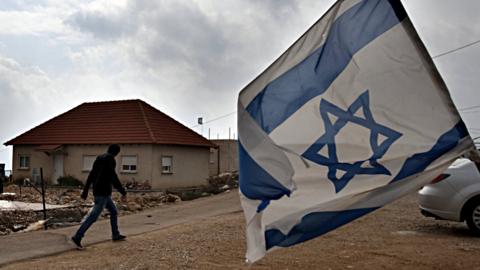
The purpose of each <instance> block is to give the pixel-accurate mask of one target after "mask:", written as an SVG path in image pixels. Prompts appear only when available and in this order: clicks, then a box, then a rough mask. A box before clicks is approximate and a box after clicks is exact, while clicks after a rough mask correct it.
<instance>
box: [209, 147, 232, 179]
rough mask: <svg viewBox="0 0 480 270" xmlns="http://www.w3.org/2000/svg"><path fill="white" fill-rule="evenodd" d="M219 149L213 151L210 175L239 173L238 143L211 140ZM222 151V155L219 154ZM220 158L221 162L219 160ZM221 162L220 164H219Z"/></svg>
mask: <svg viewBox="0 0 480 270" xmlns="http://www.w3.org/2000/svg"><path fill="white" fill-rule="evenodd" d="M211 142H212V143H214V144H216V145H217V146H218V148H214V149H211V155H210V162H209V170H210V175H217V174H218V173H224V172H233V171H238V141H237V140H211ZM219 151H220V153H218V152H219ZM218 158H220V161H219V160H218ZM219 162H220V164H219ZM219 170H220V172H218V171H219Z"/></svg>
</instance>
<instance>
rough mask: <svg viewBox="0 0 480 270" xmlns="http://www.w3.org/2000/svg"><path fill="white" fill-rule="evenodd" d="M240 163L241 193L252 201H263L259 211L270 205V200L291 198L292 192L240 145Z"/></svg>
mask: <svg viewBox="0 0 480 270" xmlns="http://www.w3.org/2000/svg"><path fill="white" fill-rule="evenodd" d="M238 156H239V163H240V175H239V178H240V181H239V182H240V191H241V192H242V193H243V195H245V196H246V197H247V198H249V199H251V200H262V201H263V202H262V204H261V205H260V206H259V207H260V208H259V211H261V210H263V209H261V208H265V207H266V206H267V205H268V201H269V200H278V199H280V198H281V197H283V195H287V196H290V193H291V192H290V190H289V189H288V188H286V187H284V186H283V185H282V184H280V183H279V182H278V181H277V180H275V178H273V177H272V176H271V175H270V174H269V173H268V172H266V171H265V170H264V169H263V168H262V167H260V166H259V165H258V164H257V163H256V162H255V161H254V160H253V159H252V158H251V157H250V155H249V154H248V153H247V151H245V149H244V148H243V146H242V144H241V143H239V144H238Z"/></svg>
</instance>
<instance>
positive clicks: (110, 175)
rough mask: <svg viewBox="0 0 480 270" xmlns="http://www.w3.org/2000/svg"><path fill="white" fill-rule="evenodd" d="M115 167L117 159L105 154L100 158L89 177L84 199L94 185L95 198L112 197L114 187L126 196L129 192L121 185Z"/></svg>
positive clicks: (84, 189)
mask: <svg viewBox="0 0 480 270" xmlns="http://www.w3.org/2000/svg"><path fill="white" fill-rule="evenodd" d="M115 166H116V162H115V157H114V156H113V155H112V154H109V153H105V154H103V155H100V156H98V157H97V159H95V162H94V163H93V166H92V170H91V171H90V174H89V175H88V179H87V183H86V184H85V187H84V188H83V193H82V198H86V197H87V194H88V189H89V188H90V185H93V195H94V196H110V195H112V186H113V187H115V188H116V189H117V190H118V191H119V192H120V193H121V194H122V195H126V194H127V192H126V191H125V189H124V188H123V186H122V184H121V183H120V180H118V176H117V173H116V172H115Z"/></svg>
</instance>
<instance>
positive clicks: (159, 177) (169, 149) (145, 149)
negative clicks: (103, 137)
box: [12, 144, 210, 189]
mask: <svg viewBox="0 0 480 270" xmlns="http://www.w3.org/2000/svg"><path fill="white" fill-rule="evenodd" d="M35 147H36V146H14V147H13V163H12V164H13V175H14V179H17V178H19V177H22V178H24V177H29V178H30V177H31V175H32V170H31V168H32V167H42V168H43V172H44V173H43V174H44V179H45V180H48V181H50V182H51V177H52V174H53V166H54V164H53V163H54V162H53V155H47V154H45V153H43V152H37V151H35V150H34V149H35ZM107 147H108V145H64V146H63V148H62V153H63V158H64V160H63V166H64V175H71V176H74V177H75V178H77V179H79V180H81V181H84V182H85V181H86V179H87V177H88V173H89V171H84V170H83V157H84V156H85V155H92V156H98V155H100V154H103V153H105V152H106V149H107ZM120 147H121V151H120V153H119V155H118V156H117V157H116V160H117V168H116V169H117V174H118V177H119V179H120V181H121V182H122V183H126V182H129V181H130V182H131V181H136V182H140V183H143V182H145V181H148V182H149V183H150V185H152V187H153V188H155V189H163V188H172V187H190V186H198V185H204V184H206V183H207V178H208V175H209V174H208V162H209V154H210V152H209V148H206V147H190V146H169V145H151V144H124V145H120ZM21 154H22V155H29V156H30V168H29V169H28V170H20V169H19V168H18V167H19V161H20V160H19V159H20V158H19V156H20V155H21ZM122 156H137V172H135V173H128V172H122V170H121V160H122ZM162 156H171V157H172V159H173V162H172V166H173V170H172V172H173V173H171V174H164V173H162V164H161V160H162Z"/></svg>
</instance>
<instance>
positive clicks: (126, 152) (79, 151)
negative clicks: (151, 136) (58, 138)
mask: <svg viewBox="0 0 480 270" xmlns="http://www.w3.org/2000/svg"><path fill="white" fill-rule="evenodd" d="M120 147H121V150H120V153H119V154H118V156H117V157H116V158H115V159H116V161H117V167H116V171H117V175H118V178H119V179H120V181H121V182H122V183H126V182H132V181H136V182H142V183H143V182H144V181H146V180H148V181H149V182H150V181H151V179H152V177H151V176H152V173H151V168H152V166H151V162H150V161H149V160H151V158H152V145H148V144H122V145H120ZM107 148H108V145H67V146H64V149H65V152H67V155H68V156H67V157H66V158H65V161H64V168H65V173H66V174H68V175H72V176H74V177H76V178H78V179H80V180H82V181H84V182H85V181H86V180H87V177H88V173H89V171H88V170H83V157H84V156H98V155H101V154H103V153H105V152H106V151H107ZM122 156H137V172H136V173H126V172H122V168H121V165H122V164H121V163H122Z"/></svg>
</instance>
